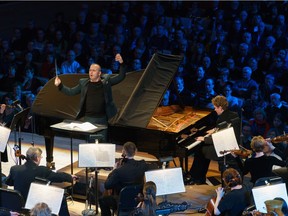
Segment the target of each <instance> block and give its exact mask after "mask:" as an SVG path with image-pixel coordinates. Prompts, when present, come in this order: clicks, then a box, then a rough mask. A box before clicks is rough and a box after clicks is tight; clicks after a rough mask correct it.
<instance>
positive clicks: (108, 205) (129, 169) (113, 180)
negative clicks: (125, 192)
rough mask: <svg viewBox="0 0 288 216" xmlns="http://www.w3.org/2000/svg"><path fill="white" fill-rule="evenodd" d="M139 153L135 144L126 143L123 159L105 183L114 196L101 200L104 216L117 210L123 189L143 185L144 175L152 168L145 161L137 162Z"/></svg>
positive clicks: (105, 196) (104, 197) (108, 215)
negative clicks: (128, 186) (137, 153)
mask: <svg viewBox="0 0 288 216" xmlns="http://www.w3.org/2000/svg"><path fill="white" fill-rule="evenodd" d="M136 152H137V148H136V145H135V144H134V143H133V142H126V143H125V144H124V146H123V149H122V155H123V157H124V158H123V159H122V161H121V162H117V163H116V164H115V166H114V169H113V171H112V172H111V173H110V174H109V175H108V178H107V179H106V181H105V183H104V187H105V189H106V190H113V194H111V195H104V196H103V197H101V198H100V199H99V205H100V209H101V215H102V216H110V215H111V211H110V209H114V210H115V209H117V198H118V196H119V193H120V191H121V189H122V188H123V187H125V186H127V185H131V184H143V182H144V174H145V172H146V171H147V170H149V169H150V168H151V167H150V166H149V164H148V163H146V162H145V161H144V160H141V161H137V160H135V159H134V156H135V154H136Z"/></svg>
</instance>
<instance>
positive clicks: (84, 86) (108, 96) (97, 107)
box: [54, 54, 126, 142]
mask: <svg viewBox="0 0 288 216" xmlns="http://www.w3.org/2000/svg"><path fill="white" fill-rule="evenodd" d="M115 61H117V62H119V63H120V71H119V74H118V75H116V76H113V77H112V76H111V75H108V74H103V75H102V73H101V66H100V65H99V64H94V63H93V64H91V65H90V68H89V78H83V79H80V80H79V83H78V85H76V86H74V87H72V88H69V87H67V86H65V85H64V84H63V83H62V82H61V79H60V78H59V77H58V76H57V75H56V77H55V81H54V84H55V86H57V87H58V89H59V90H60V91H61V92H63V93H64V94H66V95H70V96H73V95H77V94H81V99H80V110H79V112H78V113H77V116H76V119H80V120H83V121H84V122H90V123H92V124H101V125H104V126H108V120H109V119H110V118H112V117H113V116H114V115H115V114H116V113H117V108H116V106H115V104H114V102H113V97H112V88H111V86H113V85H116V84H118V83H120V82H121V81H122V80H124V79H125V76H126V70H125V67H124V64H123V59H122V57H121V55H120V54H116V56H115ZM99 134H101V135H102V136H103V140H102V141H103V142H106V141H107V129H104V130H102V131H100V132H99Z"/></svg>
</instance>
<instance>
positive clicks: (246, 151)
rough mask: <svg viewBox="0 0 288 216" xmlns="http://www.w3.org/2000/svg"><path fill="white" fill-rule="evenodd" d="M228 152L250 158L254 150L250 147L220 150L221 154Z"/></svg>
mask: <svg viewBox="0 0 288 216" xmlns="http://www.w3.org/2000/svg"><path fill="white" fill-rule="evenodd" d="M228 152H230V153H232V154H235V155H237V156H239V157H241V158H248V157H250V156H251V155H252V153H253V151H252V150H249V149H231V150H226V151H220V154H225V153H228Z"/></svg>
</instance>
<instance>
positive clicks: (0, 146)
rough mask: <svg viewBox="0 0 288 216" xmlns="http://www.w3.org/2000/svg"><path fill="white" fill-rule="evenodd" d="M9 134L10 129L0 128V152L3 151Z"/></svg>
mask: <svg viewBox="0 0 288 216" xmlns="http://www.w3.org/2000/svg"><path fill="white" fill-rule="evenodd" d="M10 133H11V129H10V128H7V127H4V126H0V152H4V151H5V148H6V145H7V142H8V139H9V136H10Z"/></svg>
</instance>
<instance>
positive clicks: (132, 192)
mask: <svg viewBox="0 0 288 216" xmlns="http://www.w3.org/2000/svg"><path fill="white" fill-rule="evenodd" d="M142 188H143V186H142V185H129V186H125V187H124V188H122V190H121V191H120V194H119V202H118V208H117V215H118V216H126V215H129V213H130V212H131V211H133V210H134V209H135V207H136V206H137V204H138V202H137V200H136V199H135V198H136V197H137V195H138V194H139V193H141V192H142Z"/></svg>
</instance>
